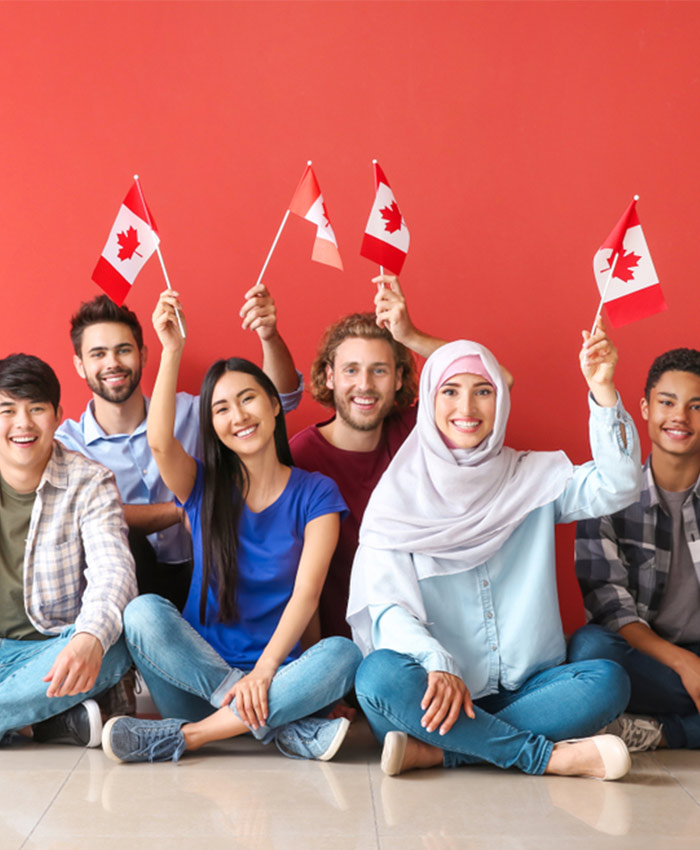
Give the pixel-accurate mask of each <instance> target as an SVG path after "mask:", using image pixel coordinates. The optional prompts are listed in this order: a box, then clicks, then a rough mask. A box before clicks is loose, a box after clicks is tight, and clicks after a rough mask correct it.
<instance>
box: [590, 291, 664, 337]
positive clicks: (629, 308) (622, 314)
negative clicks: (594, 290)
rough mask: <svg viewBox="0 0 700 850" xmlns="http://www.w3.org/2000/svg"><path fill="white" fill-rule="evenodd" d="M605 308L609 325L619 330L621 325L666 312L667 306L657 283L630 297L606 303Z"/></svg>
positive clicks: (626, 296)
mask: <svg viewBox="0 0 700 850" xmlns="http://www.w3.org/2000/svg"><path fill="white" fill-rule="evenodd" d="M605 308H606V310H607V311H608V316H609V317H610V324H611V325H612V326H613V327H614V328H620V327H622V325H627V324H629V323H630V322H636V321H637V319H645V318H646V317H647V316H651V315H652V314H653V313H661V312H662V311H663V310H667V309H668V306H667V304H666V300H665V299H664V296H663V293H662V292H661V286H660V284H658V283H657V284H656V285H655V286H647V287H645V288H644V289H640V290H638V291H637V292H633V293H632V294H631V295H625V296H623V297H622V298H615V299H614V300H613V301H606V302H605Z"/></svg>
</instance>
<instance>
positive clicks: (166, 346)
mask: <svg viewBox="0 0 700 850" xmlns="http://www.w3.org/2000/svg"><path fill="white" fill-rule="evenodd" d="M176 309H177V310H179V311H180V315H181V316H182V317H183V321H184V314H183V312H182V305H181V304H180V302H179V300H178V293H177V292H175V291H173V290H169V289H166V290H165V292H162V293H161V295H160V298H159V299H158V304H157V305H156V309H155V310H154V312H153V327H154V328H155V331H156V333H157V334H158V339H159V340H160V342H161V345H162V346H163V351H162V353H161V356H160V367H159V368H158V376H157V377H156V382H155V385H154V387H153V396H152V397H151V404H150V407H149V409H148V422H147V428H146V433H147V435H148V445H149V446H150V448H151V451H152V452H153V457H154V458H155V461H156V463H157V464H158V470H159V471H160V474H161V477H162V478H163V481H164V482H165V485H166V487H168V489H169V490H171V491H172V492H173V493H174V494H175V495H176V496H177V498H178V499H179V501H180V502H186V501H187V498H188V497H189V495H190V493H191V492H192V488H193V487H194V482H195V478H196V475H197V464H196V463H195V461H194V458H192V457H190V456H189V455H188V454H187V452H186V451H185V450H184V449H183V447H182V445H181V443H180V441H179V440H178V439H176V437H175V433H174V429H175V398H176V390H177V376H178V372H179V370H180V360H181V359H182V352H183V349H184V346H185V341H184V339H183V338H182V335H181V334H180V330H179V328H178V324H177V317H176V315H175V310H176Z"/></svg>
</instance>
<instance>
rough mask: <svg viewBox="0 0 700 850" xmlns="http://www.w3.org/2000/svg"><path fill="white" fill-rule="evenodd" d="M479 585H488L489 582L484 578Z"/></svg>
mask: <svg viewBox="0 0 700 850" xmlns="http://www.w3.org/2000/svg"><path fill="white" fill-rule="evenodd" d="M481 586H482V587H488V586H489V583H488V582H487V581H486V579H484V580H483V581H482V582H481Z"/></svg>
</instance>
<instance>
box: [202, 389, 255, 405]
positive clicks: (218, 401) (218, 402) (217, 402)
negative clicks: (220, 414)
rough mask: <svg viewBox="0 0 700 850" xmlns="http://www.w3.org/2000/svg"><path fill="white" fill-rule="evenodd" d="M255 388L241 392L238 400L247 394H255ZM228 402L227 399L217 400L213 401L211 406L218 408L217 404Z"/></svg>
mask: <svg viewBox="0 0 700 850" xmlns="http://www.w3.org/2000/svg"><path fill="white" fill-rule="evenodd" d="M254 392H255V388H254V387H246V388H245V389H244V390H241V391H240V392H239V393H236V398H240V397H241V396H242V395H245V394H246V393H254ZM226 402H228V399H227V398H217V399H216V400H215V401H212V403H211V406H212V407H216V405H217V404H226Z"/></svg>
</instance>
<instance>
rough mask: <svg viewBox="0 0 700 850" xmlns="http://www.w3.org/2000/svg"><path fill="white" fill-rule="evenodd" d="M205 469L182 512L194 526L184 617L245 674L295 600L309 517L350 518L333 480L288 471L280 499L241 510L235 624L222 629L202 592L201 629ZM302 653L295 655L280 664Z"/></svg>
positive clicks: (212, 597)
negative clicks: (203, 600) (255, 508)
mask: <svg viewBox="0 0 700 850" xmlns="http://www.w3.org/2000/svg"><path fill="white" fill-rule="evenodd" d="M203 483H204V468H203V466H202V464H201V462H200V461H197V477H196V480H195V483H194V487H193V488H192V492H191V493H190V497H189V499H188V500H187V501H186V502H185V504H184V508H185V511H186V512H187V516H188V517H189V520H190V525H191V527H192V541H193V544H194V545H193V549H194V570H193V573H192V583H191V585H190V592H189V595H188V597H187V602H186V604H185V610H184V611H183V612H182V616H183V617H184V618H185V619H186V620H187V622H188V623H189V624H190V625H191V626H192V628H194V629H195V630H196V631H198V632H199V634H200V635H201V636H202V637H203V638H204V639H205V640H206V641H207V643H209V644H210V645H211V646H213V647H214V649H215V650H216V651H217V652H218V653H219V655H221V657H222V658H223V659H224V660H225V661H226V662H227V663H228V664H230V665H231V666H232V667H238V668H241V669H243V670H249V669H251V668H252V667H254V666H255V663H256V662H257V660H258V658H259V657H260V655H261V654H262V652H263V650H264V649H265V647H266V646H267V643H268V641H269V640H270V638H271V637H272V633H273V632H274V630H275V629H276V628H277V624H278V623H279V621H280V617H281V616H282V612H283V611H284V608H285V606H286V605H287V602H289V599H290V597H291V595H292V590H293V589H294V581H295V579H296V574H297V568H298V566H299V558H300V557H301V550H302V548H303V546H304V530H305V529H306V525H307V523H309V522H311V520H312V519H316V518H317V517H320V516H323V515H324V514H329V513H340V514H341V519H342V518H343V517H344V516H345V515H346V514H347V508H346V506H345V502H344V501H343V497H342V496H341V495H340V491H339V490H338V487H337V486H336V484H335V482H334V481H331V479H330V478H327V477H326V476H325V475H321V474H320V473H319V472H305V471H304V470H302V469H297V468H296V467H292V472H291V475H290V476H289V481H288V482H287V486H286V487H285V488H284V490H283V492H282V494H281V496H280V497H279V498H278V499H277V500H276V501H275V502H273V503H272V504H271V505H269V506H268V507H267V508H265V510H263V511H260V513H254V512H253V511H251V510H249V508H248V506H247V505H243V511H242V512H241V521H240V526H239V540H238V589H237V603H238V617H239V619H238V621H237V622H235V623H220V622H218V621H217V619H216V617H217V613H218V610H219V605H218V601H217V598H216V593H215V592H214V591H213V589H212V587H211V586H210V587H209V589H208V591H207V607H206V616H205V624H204V625H202V624H201V623H200V622H199V600H200V588H201V586H202V525H201V508H202V496H203ZM300 654H301V647H300V645H299V644H298V643H297V645H296V646H295V647H294V648H293V649H292V651H291V652H290V653H289V656H288V657H287V659H286V661H285V662H284V663H287V662H289V661H293V660H294V659H295V658H298V657H299V655H300Z"/></svg>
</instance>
